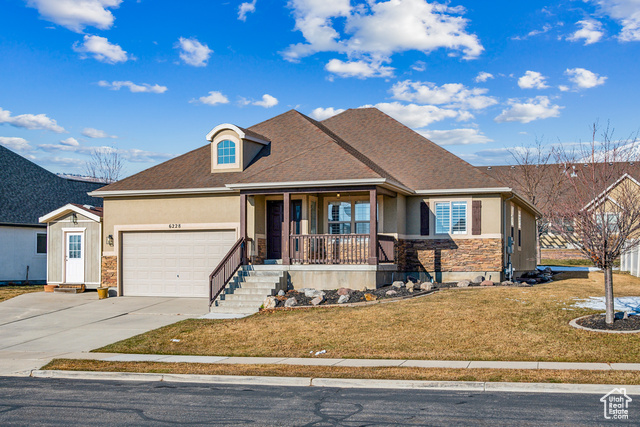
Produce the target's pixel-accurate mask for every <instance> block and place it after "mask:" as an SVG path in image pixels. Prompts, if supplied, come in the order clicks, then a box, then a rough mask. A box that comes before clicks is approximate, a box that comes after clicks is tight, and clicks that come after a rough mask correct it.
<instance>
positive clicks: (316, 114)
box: [310, 107, 344, 121]
mask: <svg viewBox="0 0 640 427" xmlns="http://www.w3.org/2000/svg"><path fill="white" fill-rule="evenodd" d="M343 111H344V109H342V108H333V107H328V108H316V109H315V110H313V111H312V112H311V114H310V116H311V117H312V118H314V119H316V120H318V121H322V120H326V119H328V118H329V117H333V116H335V115H336V114H340V113H342V112H343Z"/></svg>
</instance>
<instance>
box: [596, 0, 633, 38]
mask: <svg viewBox="0 0 640 427" xmlns="http://www.w3.org/2000/svg"><path fill="white" fill-rule="evenodd" d="M590 1H591V3H596V4H597V5H599V6H600V11H601V12H602V13H604V14H605V15H607V16H609V17H610V18H612V19H614V20H615V21H617V22H618V24H620V25H621V26H622V30H621V31H620V34H619V35H618V40H620V41H623V42H630V41H640V2H638V0H590Z"/></svg>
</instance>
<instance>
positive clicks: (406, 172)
mask: <svg viewBox="0 0 640 427" xmlns="http://www.w3.org/2000/svg"><path fill="white" fill-rule="evenodd" d="M239 129H241V130H242V131H243V132H244V133H245V134H251V135H254V136H259V137H260V138H261V139H264V140H268V141H270V142H271V143H270V144H269V145H266V146H264V147H263V148H262V149H261V151H260V152H259V153H258V155H256V157H255V158H254V159H253V160H252V162H251V163H250V164H249V165H248V166H247V167H246V168H245V169H244V170H243V171H242V172H225V173H211V151H210V150H211V149H210V145H209V144H207V145H205V146H203V147H200V148H197V149H195V150H193V151H190V152H188V153H186V154H183V155H182V156H179V157H176V158H173V159H171V160H168V161H166V162H164V163H162V164H160V165H157V166H154V167H152V168H149V169H147V170H145V171H142V172H140V173H138V174H136V175H133V176H130V177H128V178H125V179H123V180H121V181H118V182H115V183H113V184H110V185H108V186H106V187H103V188H101V189H100V190H98V191H96V192H95V193H94V194H95V195H98V196H100V195H101V193H102V194H103V195H113V194H125V193H126V192H128V191H131V192H139V191H149V192H163V191H171V190H181V191H185V192H199V191H204V190H210V191H225V190H227V191H228V190H230V189H231V188H234V187H235V188H240V187H242V186H250V185H252V184H256V185H261V186H268V185H270V184H277V183H308V182H325V183H326V182H337V181H345V182H348V181H351V182H356V181H358V182H371V183H374V182H375V183H388V184H389V185H392V186H397V187H399V188H405V189H406V190H408V191H410V192H411V190H444V189H454V188H457V189H463V188H464V189H487V188H489V189H502V190H507V191H508V190H509V189H504V188H501V186H500V184H499V183H498V181H496V180H494V179H493V178H491V177H489V176H488V175H486V174H484V173H482V172H481V171H480V170H478V169H476V168H475V167H473V166H471V165H470V164H468V163H467V162H465V161H463V160H462V159H460V158H458V157H457V156H455V155H454V154H452V153H450V152H448V151H447V150H445V149H443V148H441V147H439V146H438V145H436V144H434V143H433V142H431V141H429V140H427V139H426V138H424V137H422V136H421V135H419V134H418V133H416V132H414V131H413V130H411V129H409V128H407V127H406V126H404V125H402V124H401V123H399V122H397V121H396V120H394V119H392V118H391V117H389V116H387V115H386V114H384V113H382V112H380V111H379V110H377V109H375V108H364V109H355V110H347V111H345V112H343V113H341V114H339V115H337V116H334V117H332V118H331V119H328V120H325V121H323V122H318V121H316V120H313V119H311V118H309V117H307V116H305V115H304V114H301V113H299V112H298V111H295V110H290V111H288V112H286V113H283V114H280V115H279V116H276V117H273V118H271V119H268V120H266V121H264V122H262V123H258V124H256V125H254V126H251V127H249V128H247V129H244V128H239ZM407 187H408V188H407ZM112 192H115V193H112ZM121 192H123V193H121Z"/></svg>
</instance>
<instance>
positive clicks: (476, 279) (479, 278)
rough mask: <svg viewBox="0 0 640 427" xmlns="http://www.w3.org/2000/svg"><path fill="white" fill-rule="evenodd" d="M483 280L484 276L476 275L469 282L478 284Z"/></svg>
mask: <svg viewBox="0 0 640 427" xmlns="http://www.w3.org/2000/svg"><path fill="white" fill-rule="evenodd" d="M482 282H484V276H476V277H475V278H474V279H473V280H472V281H471V283H473V284H474V285H479V284H480V283H482Z"/></svg>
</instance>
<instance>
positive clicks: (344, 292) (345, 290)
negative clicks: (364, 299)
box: [337, 288, 353, 295]
mask: <svg viewBox="0 0 640 427" xmlns="http://www.w3.org/2000/svg"><path fill="white" fill-rule="evenodd" d="M337 293H338V295H351V294H352V293H353V289H350V288H340V289H338V291H337Z"/></svg>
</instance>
